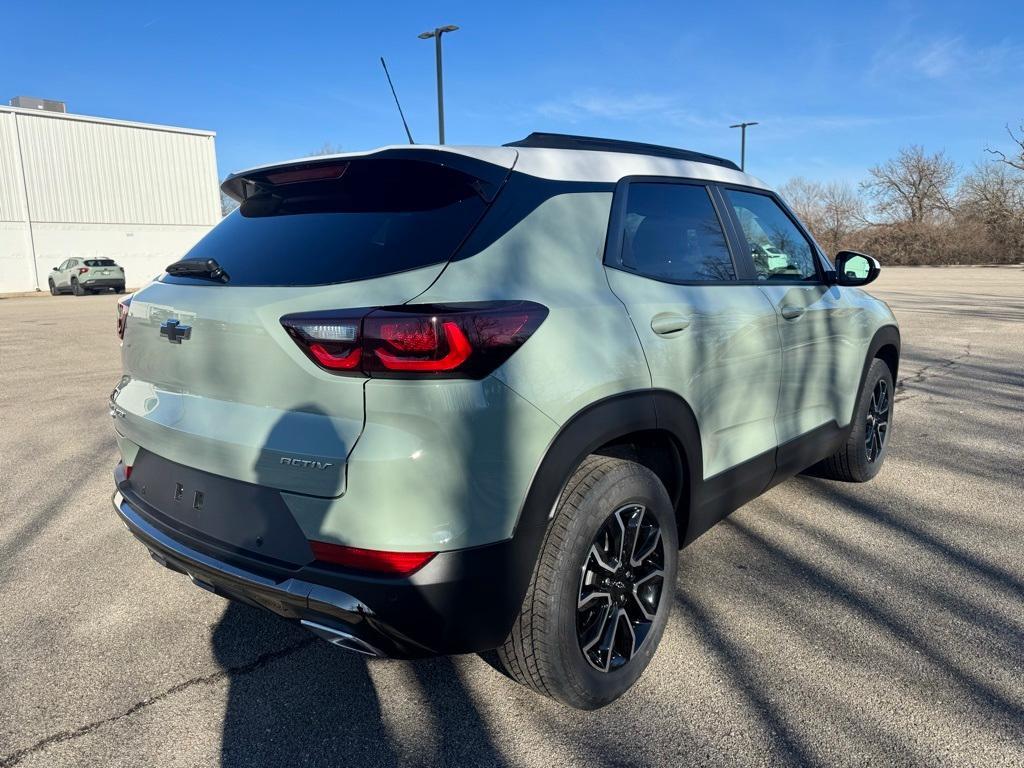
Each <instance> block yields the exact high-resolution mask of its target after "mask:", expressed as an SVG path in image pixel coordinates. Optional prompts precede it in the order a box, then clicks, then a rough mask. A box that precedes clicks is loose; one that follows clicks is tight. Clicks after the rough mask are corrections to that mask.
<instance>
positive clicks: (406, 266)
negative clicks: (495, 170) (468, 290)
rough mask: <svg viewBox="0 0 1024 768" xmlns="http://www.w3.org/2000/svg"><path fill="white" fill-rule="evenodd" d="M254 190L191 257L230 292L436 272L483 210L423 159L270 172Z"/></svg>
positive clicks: (468, 180)
mask: <svg viewBox="0 0 1024 768" xmlns="http://www.w3.org/2000/svg"><path fill="white" fill-rule="evenodd" d="M252 189H254V190H255V193H250V194H249V196H248V197H247V198H246V200H245V202H243V203H242V205H241V207H240V208H239V209H238V210H237V211H235V212H234V213H232V214H231V215H229V216H228V217H226V218H225V219H224V220H223V221H222V222H221V223H220V224H218V225H217V226H216V227H214V228H213V229H212V230H211V231H210V232H209V234H207V235H206V237H204V238H203V239H202V240H200V241H199V242H198V243H197V244H196V246H195V247H194V248H193V249H192V250H191V251H190V252H189V253H188V255H187V256H186V257H185V258H189V259H198V258H202V259H216V260H217V263H218V264H220V266H221V268H223V269H224V271H225V272H227V273H228V275H229V276H230V284H231V285H243V286H246V285H248V286H253V285H280V286H287V285H322V284H326V283H341V282H348V281H352V280H366V279H368V278H373V277H379V276H382V275H388V274H393V273H396V272H404V271H407V270H411V269H417V268H419V267H424V266H427V265H430V264H437V263H439V262H443V261H447V260H448V259H449V258H450V257H451V256H452V254H453V253H454V252H455V250H456V249H457V248H458V246H459V244H460V243H461V242H462V241H463V239H464V238H465V237H466V235H467V234H469V232H470V230H472V228H473V226H474V225H475V224H476V222H477V221H478V220H479V219H480V217H481V216H482V215H483V213H484V211H485V210H486V209H487V203H486V202H485V201H484V200H483V198H482V197H481V194H480V193H479V184H478V182H477V180H476V179H475V178H474V177H472V176H470V175H468V174H466V173H463V172H462V171H458V170H455V169H453V168H449V167H446V166H443V165H439V164H437V163H430V162H423V161H418V160H389V159H373V160H352V161H347V162H341V163H334V164H327V165H319V166H311V167H310V168H308V169H306V170H303V169H302V168H300V169H295V170H283V171H277V172H267V173H265V174H264V175H263V176H262V177H261V178H260V179H258V180H257V182H256V183H255V184H253V185H252ZM161 279H162V280H163V281H164V282H169V283H195V282H197V281H202V279H201V278H194V277H182V276H171V275H164V276H163V277H162V278H161Z"/></svg>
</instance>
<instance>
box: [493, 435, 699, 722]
mask: <svg viewBox="0 0 1024 768" xmlns="http://www.w3.org/2000/svg"><path fill="white" fill-rule="evenodd" d="M676 525H677V524H676V519H675V513H674V511H673V509H672V503H671V501H670V500H669V497H668V494H667V493H666V492H665V487H664V486H663V485H662V483H661V481H660V480H659V479H658V477H657V476H656V475H655V474H654V473H653V472H651V471H650V470H649V469H647V468H646V467H644V466H643V465H641V464H637V463H636V462H632V461H628V460H626V459H622V458H615V457H610V456H595V455H592V456H588V457H587V458H586V459H585V460H584V461H583V463H582V464H580V466H579V467H578V468H577V470H576V471H575V473H573V476H572V477H571V478H570V480H569V482H568V484H567V485H566V487H565V490H564V491H563V492H562V496H561V499H560V500H559V503H558V506H557V508H556V510H555V514H554V517H553V519H552V520H551V522H550V524H549V525H548V530H547V533H546V534H545V536H544V543H543V545H542V546H541V551H540V555H539V557H538V559H537V564H536V566H535V568H534V572H533V577H532V579H531V580H530V586H529V588H528V589H527V592H526V598H525V599H524V600H523V605H522V608H521V609H520V613H519V616H518V617H516V620H515V623H514V624H513V626H512V630H511V632H510V633H509V636H508V638H507V639H506V640H505V643H504V645H503V646H502V647H501V648H499V649H498V658H499V660H500V661H501V664H502V666H503V667H504V669H505V671H506V672H507V673H508V675H509V676H510V677H511V678H513V679H514V680H516V681H518V682H519V683H522V684H523V685H525V686H527V687H529V688H532V689H533V690H535V691H537V692H538V693H542V694H544V695H546V696H550V697H551V698H553V699H555V700H556V701H559V702H561V703H563V704H566V705H568V706H570V707H575V708H577V709H598V708H599V707H603V706H605V705H606V704H610V703H611V702H613V701H615V699H617V698H618V697H619V696H621V695H622V694H623V693H625V692H626V691H627V690H628V689H629V688H630V686H632V685H633V683H635V682H636V680H637V679H638V678H639V677H640V675H641V674H642V673H643V671H644V669H646V667H647V664H648V663H649V662H650V660H651V657H653V656H654V652H655V650H656V649H657V647H658V642H659V641H660V640H661V636H662V633H663V632H664V630H665V624H666V623H667V621H668V615H669V611H670V610H671V607H672V599H673V594H674V592H675V580H676V568H677V563H678V556H679V543H678V532H677V527H676ZM617 531H621V534H619V535H620V536H622V537H624V536H626V532H627V531H629V532H630V533H631V534H632V536H633V548H632V553H633V554H634V555H637V554H639V555H640V557H638V558H637V559H636V560H633V559H632V558H630V562H623V561H624V560H625V558H622V559H620V554H619V553H621V552H622V551H623V549H624V548H623V547H622V546H621V544H620V542H621V538H620V539H619V540H618V541H616V540H615V539H614V535H615V534H616V532H617ZM609 532H611V534H612V536H611V537H609V536H608V535H607V534H608V533H609ZM634 532H635V533H634ZM626 541H627V544H626V548H625V549H626V551H628V541H629V539H627V540H626ZM652 541H653V546H652V544H651V542H652ZM648 549H649V550H650V554H644V553H645V552H646V551H647V550H648ZM595 553H598V554H600V553H603V554H604V559H605V561H606V562H605V564H602V562H601V559H600V558H598V557H596V556H595ZM638 561H642V562H641V564H640V565H636V562H638ZM611 564H615V565H616V569H615V570H614V571H612V570H609V569H608V568H606V567H605V565H611ZM624 565H625V568H623V566H624ZM634 566H635V567H634ZM659 572H660V573H661V576H660V577H659V576H658V575H657V574H658V573H659ZM600 574H605V576H607V578H608V582H604V581H603V578H604V577H602V576H600ZM608 574H611V575H610V576H608ZM616 574H617V575H616ZM605 590H607V592H606V591H605ZM602 595H603V596H602ZM645 601H646V602H645ZM581 604H582V605H583V606H584V607H583V608H579V606H580V605H581ZM644 606H646V608H645V607H644ZM652 610H653V613H652V612H651V611H652ZM613 616H614V622H615V623H614V624H610V623H609V621H610V620H611V617H613ZM637 617H639V618H640V621H634V619H636V618H637ZM612 627H614V629H613V630H612ZM602 629H604V630H605V631H604V632H603V633H602V632H601V630H602ZM609 630H611V631H610V632H609ZM609 636H610V638H611V640H612V642H611V643H609V642H608V638H609ZM638 638H639V639H638ZM585 646H586V647H587V648H588V649H589V650H588V649H587V648H585ZM609 646H610V648H611V650H608V651H605V650H604V648H606V647H609ZM627 654H629V657H628V658H627ZM602 667H604V669H602Z"/></svg>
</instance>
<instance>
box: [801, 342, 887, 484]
mask: <svg viewBox="0 0 1024 768" xmlns="http://www.w3.org/2000/svg"><path fill="white" fill-rule="evenodd" d="M894 394H895V393H894V387H893V381H892V372H891V371H890V370H889V366H888V365H886V364H885V362H884V361H882V360H879V359H878V358H875V359H874V360H872V362H871V367H870V368H869V369H868V375H867V378H866V379H865V380H864V389H863V390H861V393H860V400H859V401H858V402H857V413H856V414H855V415H854V417H853V426H852V428H851V429H850V436H849V437H848V438H847V440H846V444H845V445H844V446H843V447H842V448H840V449H839V450H838V451H837V452H836V453H835V454H833V455H832V456H829V457H828V458H827V459H825V460H824V461H822V462H821V463H820V464H819V465H818V466H817V467H815V470H816V473H817V474H818V475H819V476H822V477H826V478H829V479H831V480H844V481H846V482H851V483H864V482H867V481H868V480H870V479H871V478H873V477H874V476H875V475H877V474H878V473H879V471H881V469H882V462H883V461H885V455H886V453H887V450H888V447H889V433H890V432H891V431H892V417H893V395H894Z"/></svg>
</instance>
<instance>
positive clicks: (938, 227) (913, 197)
mask: <svg viewBox="0 0 1024 768" xmlns="http://www.w3.org/2000/svg"><path fill="white" fill-rule="evenodd" d="M1007 132H1008V133H1009V134H1010V138H1011V139H1012V140H1013V143H1014V145H1015V148H1014V150H1013V152H1012V153H1011V154H1006V153H1004V152H1001V151H998V150H992V149H987V150H986V151H987V152H988V153H989V154H990V155H991V157H990V158H989V159H988V160H986V161H984V162H981V163H979V164H978V165H976V166H975V167H974V168H972V169H971V170H970V171H969V172H967V173H961V171H960V169H959V168H958V167H957V166H956V164H955V163H953V162H952V161H951V160H950V159H949V158H948V157H946V154H945V152H943V151H938V152H934V153H928V152H926V151H925V149H924V148H923V147H920V146H917V145H911V146H907V147H904V148H903V149H901V150H900V151H899V153H898V154H897V155H896V157H894V158H891V159H890V160H887V161H886V162H884V163H882V164H880V165H876V166H873V167H871V168H869V169H868V172H867V178H865V179H864V180H863V181H862V182H860V184H859V185H856V186H854V185H853V184H849V183H847V182H830V183H827V184H822V183H819V182H816V181H809V180H807V179H805V178H802V177H797V178H794V179H791V180H790V181H788V182H787V183H786V184H785V185H784V186H783V187H782V190H781V191H782V195H783V197H784V198H786V201H787V202H788V203H789V204H790V206H791V207H792V208H793V210H794V211H795V212H796V214H797V215H798V216H799V217H800V218H801V219H802V220H803V222H804V223H805V224H806V225H807V226H808V227H809V228H810V230H811V232H812V233H813V234H814V236H815V238H816V239H817V240H818V242H819V243H820V244H821V246H822V247H823V248H824V249H825V250H826V251H827V252H828V253H830V254H835V253H836V252H837V251H841V250H854V251H863V252H865V253H868V254H871V255H872V256H876V257H877V258H878V259H879V260H880V261H882V262H883V263H885V264H1019V263H1024V124H1022V125H1021V126H1020V128H1019V130H1018V131H1013V130H1012V129H1010V128H1009V127H1007Z"/></svg>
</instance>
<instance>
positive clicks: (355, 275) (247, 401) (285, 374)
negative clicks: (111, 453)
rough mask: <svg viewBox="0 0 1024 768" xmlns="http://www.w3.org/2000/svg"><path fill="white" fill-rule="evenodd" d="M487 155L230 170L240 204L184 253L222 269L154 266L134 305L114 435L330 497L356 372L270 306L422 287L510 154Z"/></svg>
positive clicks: (428, 154)
mask: <svg viewBox="0 0 1024 768" xmlns="http://www.w3.org/2000/svg"><path fill="white" fill-rule="evenodd" d="M496 153H497V155H496V157H491V158H489V160H491V162H485V161H483V160H481V159H479V158H474V157H472V156H467V155H465V154H458V153H455V152H449V151H444V150H440V149H434V150H430V149H421V148H414V149H390V150H384V151H381V152H378V153H374V154H372V155H362V156H337V157H332V158H326V159H316V160H307V161H303V162H299V163H294V164H287V165H280V166H273V167H267V168H261V169H257V170H255V171H252V172H247V173H243V174H236V175H235V176H232V177H229V179H228V180H227V181H226V182H225V183H224V187H223V188H224V190H225V191H226V192H227V193H228V194H230V195H231V196H232V197H234V198H236V199H238V200H240V201H241V207H240V209H239V210H238V211H236V212H234V213H232V214H231V215H229V216H228V217H226V218H225V219H224V221H223V222H221V224H219V225H218V226H217V227H215V228H214V229H213V230H211V232H210V233H209V234H208V235H207V236H206V237H205V238H203V239H202V240H201V241H200V242H199V243H198V244H197V245H196V246H195V248H193V249H192V251H191V252H190V253H189V254H188V255H187V256H186V260H188V261H189V263H207V262H209V260H214V261H215V263H216V265H217V267H218V269H219V273H217V274H215V273H214V272H213V271H210V272H209V273H207V274H200V273H198V272H197V273H194V274H192V273H190V274H173V275H172V274H165V275H163V276H162V277H161V278H160V279H159V280H157V281H156V282H154V283H151V284H150V285H148V286H146V287H145V288H144V289H142V290H141V291H139V292H138V293H137V294H136V295H135V296H134V298H133V300H132V302H131V306H130V310H129V316H128V320H127V322H126V324H125V331H124V341H123V362H124V372H125V377H124V379H123V380H122V383H121V384H120V385H119V387H118V390H116V392H115V405H116V408H114V412H115V414H116V415H117V416H119V418H118V419H117V421H116V428H117V430H118V432H119V433H121V435H122V436H123V437H125V438H127V439H128V440H130V441H132V442H134V443H136V444H138V445H139V446H141V447H142V448H143V449H144V452H145V453H149V454H154V455H156V456H158V457H163V458H164V459H166V460H169V461H170V462H174V463H176V464H181V465H185V466H186V467H192V468H195V469H197V470H200V471H202V472H206V473H211V474H214V475H218V476H221V477H225V478H230V479H233V480H237V481H242V482H246V483H255V484H259V485H262V486H264V487H269V488H275V489H280V490H284V491H290V492H293V493H301V494H309V495H315V496H326V497H333V496H338V495H341V494H343V493H344V491H345V462H346V459H347V457H348V455H349V452H350V451H351V449H352V447H353V445H354V444H355V442H356V440H358V438H359V435H360V433H361V431H362V428H363V421H364V402H363V388H364V385H365V381H366V380H365V379H363V378H358V377H342V376H335V375H332V374H330V373H328V372H326V371H324V370H321V369H320V368H318V367H317V366H316V365H314V364H313V363H312V362H311V361H310V360H309V358H308V357H306V355H305V354H304V353H303V352H302V351H301V350H300V349H299V347H298V346H297V345H296V343H295V342H294V341H293V340H292V338H291V337H289V335H288V334H287V333H286V332H285V330H284V328H283V327H282V325H281V322H280V320H281V317H282V316H283V315H286V314H290V313H296V312H307V311H316V310H337V309H347V308H357V307H372V306H392V305H399V304H403V303H405V302H408V301H410V300H411V299H413V298H415V297H416V296H417V295H419V294H420V293H422V292H423V291H424V290H425V289H426V288H427V287H428V286H429V285H430V284H431V283H432V282H433V281H434V279H435V278H436V277H437V276H438V275H439V274H440V272H441V270H442V269H444V266H445V264H446V263H447V262H448V261H449V259H450V258H451V257H452V256H453V254H454V253H455V252H456V250H457V249H458V247H459V246H460V244H461V243H462V242H463V240H464V239H465V238H466V236H467V235H468V234H469V232H470V231H471V230H472V229H473V227H474V226H475V225H476V224H477V222H479V220H480V219H481V217H482V216H483V215H484V214H485V212H486V211H487V209H488V207H489V205H490V203H491V201H492V200H493V199H494V196H495V195H496V194H497V192H498V190H499V189H500V187H501V185H502V184H503V182H504V180H505V178H506V177H507V175H508V172H509V169H510V168H511V166H512V164H513V162H514V160H515V152H514V150H496ZM153 503H154V504H156V503H157V502H156V501H155V500H153Z"/></svg>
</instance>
